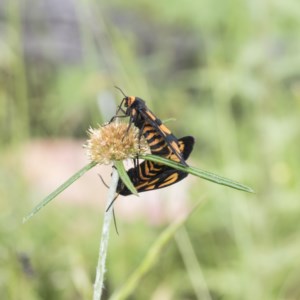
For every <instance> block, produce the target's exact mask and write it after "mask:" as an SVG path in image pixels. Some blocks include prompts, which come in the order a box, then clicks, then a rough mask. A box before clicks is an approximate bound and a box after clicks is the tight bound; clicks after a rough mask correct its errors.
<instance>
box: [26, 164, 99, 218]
mask: <svg viewBox="0 0 300 300" xmlns="http://www.w3.org/2000/svg"><path fill="white" fill-rule="evenodd" d="M96 164H97V163H96V162H91V163H89V164H88V165H86V166H85V167H83V168H82V169H80V170H79V171H78V172H77V173H75V174H74V175H73V176H71V177H70V178H69V179H68V180H67V181H65V182H64V183H63V184H62V185H60V186H59V187H58V188H57V189H56V190H55V191H53V192H52V193H51V194H49V195H48V196H47V197H46V198H44V199H43V200H42V201H41V202H40V203H39V204H38V205H37V206H36V207H35V208H34V209H33V210H32V211H31V212H30V213H29V214H28V215H27V216H25V217H24V218H23V223H25V222H27V221H28V220H29V219H30V218H31V217H33V216H34V215H35V214H36V213H37V212H39V211H40V210H41V209H42V208H43V207H44V206H45V205H47V204H48V203H49V202H50V201H51V200H53V199H54V198H55V197H56V196H58V195H59V194H60V193H61V192H63V191H64V190H65V189H66V188H67V187H69V186H70V185H71V184H72V183H73V182H75V181H76V180H77V179H79V178H80V177H81V176H82V175H83V174H84V173H86V172H87V171H88V170H90V169H92V168H93V167H94V166H95V165H96Z"/></svg>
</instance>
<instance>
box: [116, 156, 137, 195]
mask: <svg viewBox="0 0 300 300" xmlns="http://www.w3.org/2000/svg"><path fill="white" fill-rule="evenodd" d="M114 165H115V167H116V168H117V170H118V173H119V176H120V178H121V180H122V181H123V183H124V184H125V185H126V187H127V188H128V189H129V190H130V192H131V193H132V194H134V195H136V196H138V195H139V194H138V192H137V190H136V188H135V187H134V185H133V183H132V182H131V179H130V178H129V176H128V174H127V171H126V170H125V168H124V164H123V161H121V160H116V161H114Z"/></svg>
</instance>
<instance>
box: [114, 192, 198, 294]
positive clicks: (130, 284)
mask: <svg viewBox="0 0 300 300" xmlns="http://www.w3.org/2000/svg"><path fill="white" fill-rule="evenodd" d="M202 203H203V198H201V199H200V200H199V201H198V202H197V203H196V205H195V206H194V207H193V208H192V209H191V210H190V212H189V213H188V214H186V215H185V216H183V217H181V218H179V219H177V220H175V221H174V222H173V223H172V224H170V225H169V226H168V227H167V228H166V229H165V230H164V231H163V232H162V233H161V234H160V235H159V236H158V238H157V239H156V240H155V241H154V243H153V244H152V246H151V248H150V249H149V250H148V252H147V254H146V256H145V258H144V259H143V261H142V262H141V263H140V265H139V266H138V267H137V269H136V270H135V271H134V272H133V273H132V275H131V276H130V277H129V278H128V279H127V281H126V282H125V283H124V285H123V286H122V287H121V288H120V289H119V290H117V291H116V292H115V293H114V294H113V295H112V296H111V297H110V298H109V300H123V299H129V296H130V295H132V294H133V293H134V291H135V289H136V288H137V286H138V285H139V284H140V281H141V280H142V278H143V277H144V276H145V274H146V273H147V272H148V271H149V270H150V269H151V268H152V267H153V265H154V264H155V263H156V262H157V261H158V259H159V256H160V254H161V252H162V251H163V249H164V247H165V246H166V245H167V244H168V243H169V242H170V240H171V239H172V238H173V237H174V235H175V233H176V231H177V230H178V229H179V228H180V227H181V226H182V225H183V224H184V223H185V222H186V220H187V219H188V218H189V217H190V216H191V215H192V214H193V213H194V212H195V211H196V210H197V208H198V207H199V206H200V204H202Z"/></svg>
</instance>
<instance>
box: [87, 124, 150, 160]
mask: <svg viewBox="0 0 300 300" xmlns="http://www.w3.org/2000/svg"><path fill="white" fill-rule="evenodd" d="M127 130H128V124H126V123H119V122H113V123H109V124H106V125H103V126H99V127H98V128H90V129H89V130H88V135H89V139H88V140H87V142H86V144H85V145H84V147H85V148H86V149H87V155H88V156H89V158H90V160H91V161H94V162H97V163H99V164H109V163H111V162H112V161H114V160H123V159H127V158H134V157H136V155H137V154H142V153H146V152H147V150H148V145H147V143H146V141H145V139H144V138H143V137H142V138H141V139H140V141H139V138H138V135H139V130H138V128H136V127H134V126H131V127H130V129H129V130H128V131H127Z"/></svg>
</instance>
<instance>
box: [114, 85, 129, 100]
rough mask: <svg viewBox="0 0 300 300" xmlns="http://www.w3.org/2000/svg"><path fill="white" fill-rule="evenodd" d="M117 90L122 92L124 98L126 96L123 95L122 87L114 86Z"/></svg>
mask: <svg viewBox="0 0 300 300" xmlns="http://www.w3.org/2000/svg"><path fill="white" fill-rule="evenodd" d="M114 87H115V88H116V89H117V90H119V91H120V92H121V93H122V94H123V96H124V97H125V98H126V97H127V96H126V95H125V93H124V92H123V91H122V89H121V88H119V87H118V86H116V85H115V86H114Z"/></svg>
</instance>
